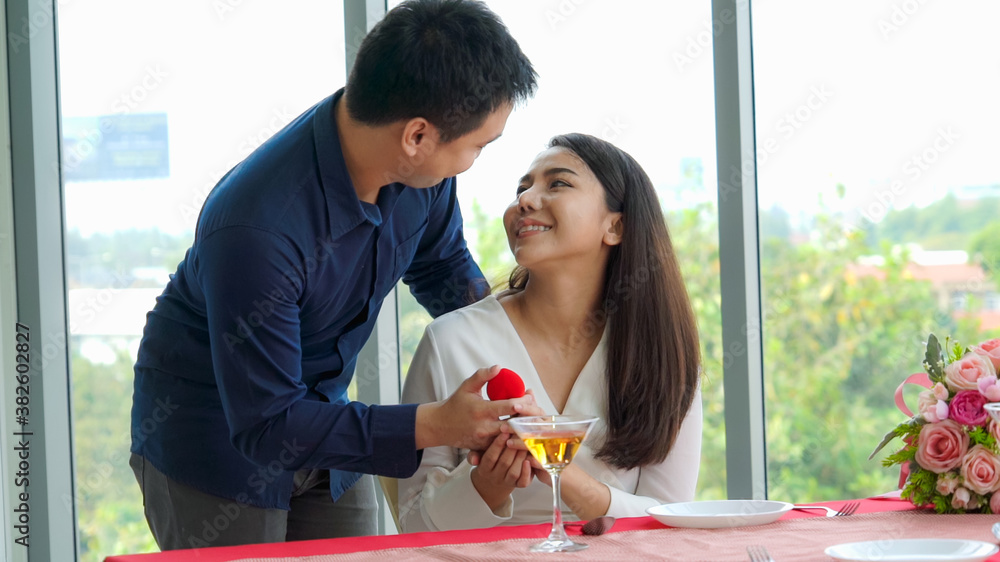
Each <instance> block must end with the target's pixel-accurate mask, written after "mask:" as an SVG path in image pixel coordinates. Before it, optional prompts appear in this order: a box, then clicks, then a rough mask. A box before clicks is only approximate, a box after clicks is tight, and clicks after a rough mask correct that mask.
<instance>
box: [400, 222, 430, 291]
mask: <svg viewBox="0 0 1000 562" xmlns="http://www.w3.org/2000/svg"><path fill="white" fill-rule="evenodd" d="M426 226H427V225H426V223H425V224H424V225H423V226H421V227H420V228H419V229H417V231H416V232H415V233H414V234H413V235H411V236H410V237H409V238H407V239H406V240H403V242H402V243H401V244H400V245H399V246H397V247H396V257H395V266H394V268H393V274H392V277H393V282H395V281H396V280H398V279H399V278H401V277H402V276H403V274H404V273H406V269H407V268H409V267H410V263H412V262H413V256H415V255H416V254H417V246H418V245H419V244H420V238H421V237H422V236H423V234H424V229H425V228H426Z"/></svg>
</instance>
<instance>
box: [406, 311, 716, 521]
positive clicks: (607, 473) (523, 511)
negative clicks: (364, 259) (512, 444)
mask: <svg viewBox="0 0 1000 562" xmlns="http://www.w3.org/2000/svg"><path fill="white" fill-rule="evenodd" d="M606 340H607V332H605V334H604V336H603V337H602V339H601V342H600V343H599V344H598V346H597V348H596V349H595V350H594V353H593V355H592V356H591V357H590V359H589V360H588V361H587V364H586V365H585V366H584V367H583V370H582V371H581V372H580V376H579V377H578V378H577V380H576V383H575V384H574V386H573V388H572V390H571V391H570V394H569V398H568V399H567V401H566V406H565V408H564V409H563V411H562V412H558V411H557V410H556V408H555V406H554V405H553V404H552V401H551V400H550V399H549V396H548V395H547V394H546V393H545V388H544V387H543V386H542V383H541V380H540V379H539V377H538V373H537V372H536V371H535V367H534V365H532V363H531V358H530V357H529V356H528V352H527V350H526V349H525V347H524V345H523V344H522V343H521V339H520V338H519V337H518V335H517V332H516V330H515V329H514V326H513V324H511V322H510V319H509V318H508V316H507V313H506V312H505V311H504V309H503V307H502V306H501V304H500V303H499V302H498V301H497V299H496V297H495V296H489V297H487V298H485V299H483V300H482V301H480V302H478V303H476V304H473V305H470V306H468V307H465V308H463V309H460V310H456V311H454V312H451V313H449V314H446V315H444V316H441V317H440V318H438V319H437V320H435V321H434V322H432V323H431V324H430V326H428V327H427V330H426V331H425V332H424V336H423V338H422V339H421V341H420V344H419V345H418V346H417V350H416V353H415V354H414V356H413V361H412V363H411V364H410V369H409V372H408V374H407V377H406V381H405V384H404V386H403V396H402V402H403V403H425V402H434V401H437V400H443V399H445V398H447V397H448V396H450V395H451V394H452V393H454V392H455V390H456V389H457V388H458V386H459V385H460V384H461V383H462V381H464V380H465V379H466V378H468V377H470V376H472V374H473V373H474V372H475V371H476V370H477V369H481V368H484V367H489V366H491V365H500V366H501V367H506V368H508V369H511V370H513V371H514V372H516V373H518V374H519V375H521V378H522V379H524V384H525V386H526V387H527V388H529V389H532V390H533V391H534V394H535V400H536V401H537V403H538V405H539V406H540V407H541V408H542V409H543V410H545V412H546V413H550V414H556V413H561V414H585V415H597V416H601V417H602V419H601V420H599V421H598V422H596V423H595V425H594V428H593V429H592V430H591V433H590V436H589V437H588V438H587V441H586V442H585V443H584V444H583V446H582V447H581V448H580V450H579V451H578V452H577V454H576V457H575V458H574V459H573V464H574V465H576V466H577V467H579V468H582V469H583V470H585V471H586V472H587V473H588V474H589V475H590V476H592V477H593V478H595V479H596V480H599V481H600V482H603V483H604V484H606V485H607V486H608V489H609V490H610V491H611V505H610V506H609V507H608V512H607V514H608V515H611V516H614V517H640V516H644V515H646V508H648V507H652V506H655V505H660V504H663V503H670V502H679V501H691V500H692V499H693V498H694V491H695V484H696V483H697V480H698V467H699V464H700V457H701V424H702V412H701V394H700V391H699V392H698V393H696V395H695V399H694V402H693V404H692V406H691V410H690V411H689V412H688V414H687V417H685V419H684V423H683V424H682V425H681V430H680V433H679V434H678V435H677V440H676V442H675V443H674V447H673V449H671V451H670V454H668V455H667V458H666V459H665V460H664V461H663V462H662V463H660V464H656V465H647V466H643V467H640V468H635V469H632V470H621V469H618V468H615V467H613V466H610V465H608V464H605V463H604V462H602V461H599V460H597V459H595V458H594V451H595V450H597V449H598V448H599V444H600V443H601V442H602V440H603V435H604V431H605V427H606V426H605V424H604V420H603V417H604V416H605V414H606V406H607V391H606V388H605V381H604V370H605V369H604V367H605V353H606V350H605V344H606ZM635 391H636V392H642V389H636V390H635ZM484 396H485V388H484ZM454 423H456V424H458V423H462V420H454ZM467 453H468V451H467V450H460V449H453V448H451V447H431V448H428V449H425V450H424V454H423V458H422V460H421V463H420V467H419V468H418V469H417V472H416V473H415V474H414V475H413V476H412V477H410V478H407V479H403V480H400V481H399V498H398V501H399V520H400V525H401V526H402V528H403V532H416V531H443V530H452V529H474V528H485V527H493V526H496V525H524V524H530V523H545V522H548V521H551V520H552V489H551V488H550V487H549V486H547V485H545V484H544V483H542V482H539V481H538V480H537V479H534V480H532V482H531V485H529V486H528V487H527V488H517V489H515V490H514V492H513V493H512V494H511V496H510V498H509V499H508V500H507V502H506V503H505V504H504V505H503V506H502V507H500V508H499V509H498V510H497V511H496V512H493V511H491V510H490V508H489V506H487V505H486V503H485V502H484V501H483V500H482V498H481V497H480V496H479V492H477V491H476V489H475V487H474V486H473V484H472V480H471V478H470V472H471V470H472V468H473V467H472V466H471V465H470V464H469V462H468V461H467V460H466V455H467ZM563 514H564V515H563V516H564V518H565V520H567V521H572V520H576V519H577V517H576V516H575V515H574V514H573V512H572V511H569V510H567V509H565V507H564V508H563Z"/></svg>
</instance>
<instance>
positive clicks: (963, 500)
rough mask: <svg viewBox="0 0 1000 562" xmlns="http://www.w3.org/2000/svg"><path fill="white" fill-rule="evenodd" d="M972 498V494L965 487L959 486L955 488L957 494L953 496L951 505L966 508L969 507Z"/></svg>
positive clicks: (956, 507)
mask: <svg viewBox="0 0 1000 562" xmlns="http://www.w3.org/2000/svg"><path fill="white" fill-rule="evenodd" d="M971 499H972V494H970V493H969V491H968V490H966V489H965V488H961V487H959V488H958V489H956V490H955V495H953V496H951V507H954V508H955V509H965V508H967V507H969V500H971Z"/></svg>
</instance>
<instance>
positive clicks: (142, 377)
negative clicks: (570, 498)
mask: <svg viewBox="0 0 1000 562" xmlns="http://www.w3.org/2000/svg"><path fill="white" fill-rule="evenodd" d="M341 95H342V91H340V92H337V93H336V94H334V95H333V96H331V97H329V98H327V99H325V100H323V101H322V102H320V103H319V104H317V105H316V106H314V107H313V108H311V109H309V110H308V111H306V112H305V113H303V114H302V115H300V116H299V117H298V118H297V119H295V120H294V121H293V122H292V123H290V124H289V125H288V126H287V127H286V128H285V129H283V130H282V131H281V132H279V133H278V134H276V135H275V136H274V137H273V138H271V139H270V140H268V141H267V142H265V143H264V144H263V145H262V146H261V147H260V148H258V149H257V150H256V151H255V152H254V153H253V154H251V155H250V156H249V157H248V158H247V159H246V160H245V161H243V162H242V163H240V164H239V165H237V166H236V167H235V168H233V169H232V170H231V171H230V172H229V173H228V174H227V175H226V176H225V177H223V178H222V180H220V182H219V184H218V185H217V186H216V187H215V189H214V190H213V191H212V193H211V194H210V195H209V197H208V199H207V200H206V201H205V205H204V207H203V208H202V212H201V216H200V217H199V219H198V225H197V229H196V232H195V240H194V243H193V244H192V246H191V249H190V250H188V252H187V255H186V256H185V258H184V261H183V262H181V264H180V265H179V266H178V268H177V272H176V273H175V274H174V275H173V276H172V278H171V280H170V282H169V283H168V285H167V287H166V288H165V289H164V291H163V294H162V295H160V297H158V298H157V303H156V306H155V308H154V309H153V310H152V312H150V313H149V314H148V315H147V322H146V328H145V331H144V333H143V338H142V343H141V345H140V348H139V355H138V361H137V362H136V366H135V390H134V396H133V406H132V452H134V453H136V454H139V455H142V456H144V457H145V458H146V459H147V460H148V461H149V462H151V463H152V464H153V465H154V466H155V467H156V468H158V469H159V470H160V471H161V472H163V473H164V474H166V475H167V476H169V477H170V478H173V479H174V480H177V481H179V482H182V483H185V484H188V485H190V486H193V487H195V488H197V489H199V490H201V491H203V492H207V493H210V494H214V495H218V496H222V497H226V498H231V499H235V500H237V501H239V502H241V503H245V504H250V505H255V506H258V507H264V508H282V509H288V506H289V504H288V501H289V498H290V496H291V492H292V476H293V472H294V471H295V470H298V469H302V468H330V469H335V470H332V471H331V475H330V476H331V485H330V487H331V492H332V495H333V497H334V498H336V497H339V496H340V494H341V493H343V491H344V490H346V489H347V488H349V487H350V486H351V485H352V484H353V483H354V482H355V481H356V480H357V478H358V475H357V474H356V473H358V472H363V473H370V474H381V475H385V476H395V477H406V476H409V475H411V474H412V473H413V472H414V471H415V470H416V468H417V466H418V465H419V461H420V455H419V452H418V451H417V450H416V446H415V435H414V432H415V423H416V405H403V406H365V405H362V404H359V403H356V402H349V400H348V398H347V387H348V384H349V383H350V381H351V378H352V376H353V374H354V371H355V367H356V361H357V355H358V352H359V351H360V350H361V347H362V345H364V343H365V341H366V340H367V339H368V336H369V334H370V333H371V331H372V328H373V326H374V323H375V320H376V318H377V316H378V311H379V308H380V307H381V305H382V301H383V299H384V298H385V296H386V294H387V293H388V292H389V291H390V290H391V289H392V288H393V287H394V286H395V285H396V282H397V281H398V280H399V279H400V278H403V280H404V281H405V282H406V283H407V284H408V285H409V286H410V289H411V291H412V292H413V293H414V295H415V296H416V298H417V300H418V301H419V302H420V303H421V304H422V305H423V306H424V307H425V308H427V309H428V310H429V311H430V312H431V313H432V314H434V315H435V316H436V315H440V314H442V313H444V312H447V311H450V310H453V309H455V308H458V307H460V306H461V305H462V304H465V302H467V301H466V299H465V296H466V294H467V291H468V288H469V287H470V285H471V286H473V288H474V289H475V290H477V291H479V292H480V293H481V292H482V288H483V287H484V284H485V281H484V280H483V276H482V273H481V272H480V270H479V268H478V266H476V264H475V262H474V261H473V259H472V256H471V255H470V254H469V251H468V249H467V247H466V244H465V240H464V236H463V233H462V217H461V212H460V210H459V206H458V201H457V199H456V192H455V189H456V188H455V181H454V178H449V179H446V180H444V181H443V182H441V183H440V184H439V185H437V186H435V187H432V188H427V189H415V188H412V187H407V186H405V185H402V184H398V183H396V184H390V185H388V186H386V187H383V188H382V190H381V191H380V193H379V196H378V200H377V201H376V203H375V204H368V203H364V202H362V201H360V200H359V199H358V197H357V194H356V193H355V191H354V187H353V184H352V183H351V180H350V177H349V176H348V173H347V168H346V165H345V163H344V158H343V154H342V151H341V145H340V140H339V137H338V133H337V127H336V122H335V112H334V108H335V106H336V103H337V102H338V100H339V99H340V97H341ZM471 374H472V373H469V375H471Z"/></svg>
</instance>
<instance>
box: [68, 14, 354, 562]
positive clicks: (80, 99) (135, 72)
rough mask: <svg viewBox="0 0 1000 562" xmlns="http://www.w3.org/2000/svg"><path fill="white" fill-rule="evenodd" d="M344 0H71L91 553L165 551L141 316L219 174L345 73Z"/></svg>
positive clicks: (79, 458) (75, 280)
mask: <svg viewBox="0 0 1000 562" xmlns="http://www.w3.org/2000/svg"><path fill="white" fill-rule="evenodd" d="M343 17H344V9H343V3H342V2H312V1H308V0H294V1H290V2H280V3H253V2H171V1H161V2H142V3H135V2H128V1H115V0H102V1H99V2H88V3H85V4H75V3H73V4H67V5H65V6H63V5H62V4H60V13H59V29H58V33H59V47H60V51H59V74H60V84H61V120H62V130H63V176H64V194H65V216H66V257H67V266H66V268H67V288H68V291H69V295H68V300H67V303H68V307H69V308H68V312H69V322H70V335H71V346H70V351H71V359H72V368H71V374H72V380H73V428H74V431H73V434H74V452H75V455H76V459H75V460H76V505H77V521H78V529H79V537H80V551H81V559H82V560H85V561H97V560H101V559H103V557H104V556H106V555H109V554H120V553H123V552H141V551H151V550H156V546H155V544H154V542H153V539H152V536H151V535H150V533H149V530H148V528H147V526H146V521H145V519H144V517H143V512H142V498H141V495H140V493H139V489H138V486H137V485H136V482H135V478H134V477H133V475H132V471H131V469H130V468H129V466H128V449H129V444H130V437H129V413H130V408H131V396H132V365H133V363H134V361H135V353H136V350H137V347H138V341H139V337H140V336H141V333H142V328H143V325H144V323H145V315H146V312H147V311H149V310H150V309H151V308H152V307H153V304H154V299H155V298H156V296H157V295H158V294H159V293H160V291H162V289H163V287H164V285H165V284H166V282H167V280H168V277H167V276H168V275H169V274H170V273H173V272H174V270H175V269H176V267H177V264H178V262H179V261H180V260H181V259H183V257H184V252H185V250H186V249H187V248H188V247H189V246H190V243H191V240H192V237H193V233H194V226H195V221H196V219H197V216H198V212H199V210H200V208H201V204H202V202H203V201H204V199H205V197H206V196H207V195H208V192H209V190H211V188H212V187H213V186H214V185H215V183H216V181H217V180H218V179H219V178H220V177H221V176H222V175H223V174H225V173H226V172H227V171H228V170H229V168H230V167H232V166H233V165H234V164H236V163H237V162H239V161H240V160H242V159H243V158H244V157H246V156H247V155H248V154H249V153H250V152H251V151H253V150H254V149H255V148H256V147H257V146H258V145H259V144H261V143H262V142H263V141H264V140H266V139H267V138H268V137H270V136H271V135H273V134H274V133H276V132H278V130H280V129H281V128H282V127H284V126H285V125H286V124H287V123H288V122H290V121H291V120H292V119H294V118H295V117H296V116H297V115H298V114H299V113H301V112H302V111H304V110H305V109H307V108H308V107H310V106H312V105H313V104H314V103H316V102H318V101H319V100H321V99H323V98H324V97H326V96H328V95H330V94H331V93H333V91H334V90H336V89H337V88H339V87H341V86H342V85H343V83H344V80H345V56H344V46H345V41H344V24H343Z"/></svg>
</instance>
